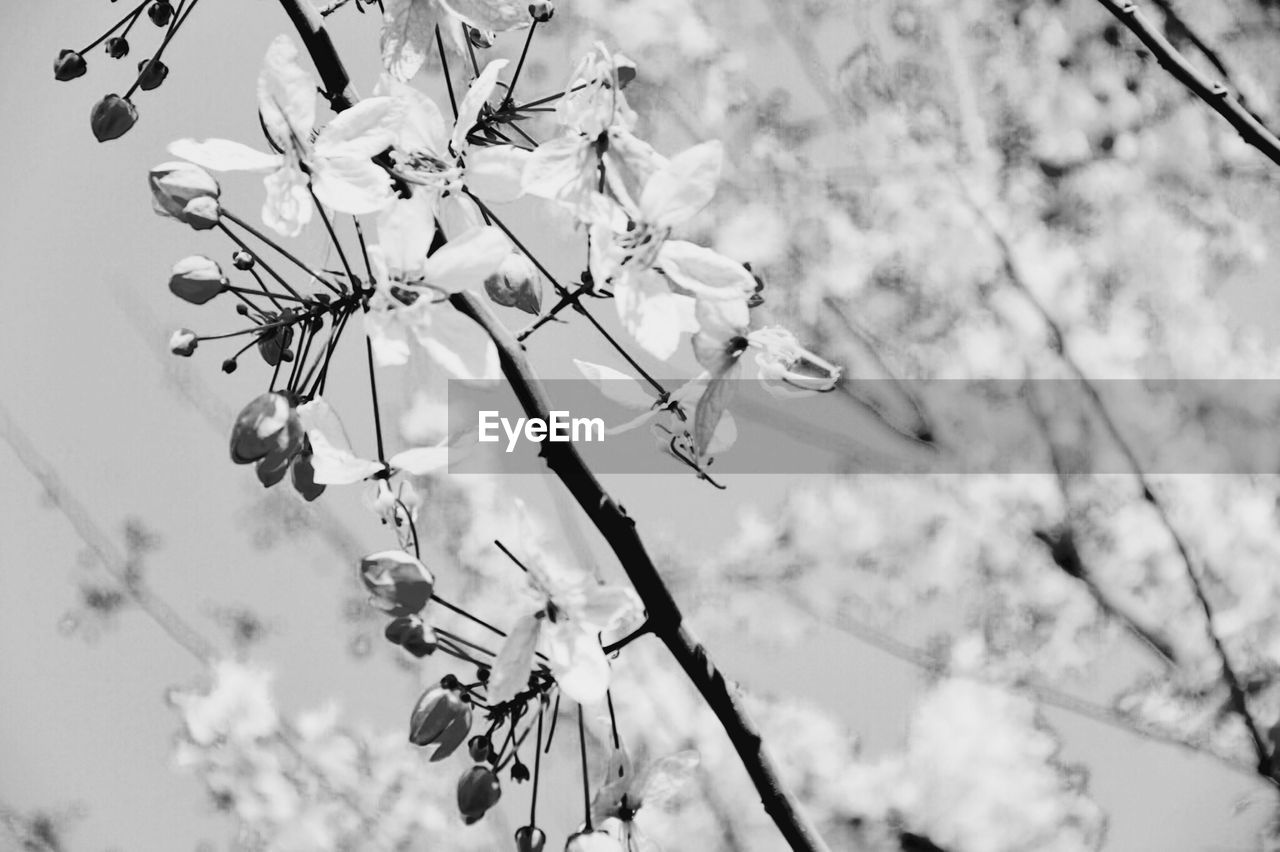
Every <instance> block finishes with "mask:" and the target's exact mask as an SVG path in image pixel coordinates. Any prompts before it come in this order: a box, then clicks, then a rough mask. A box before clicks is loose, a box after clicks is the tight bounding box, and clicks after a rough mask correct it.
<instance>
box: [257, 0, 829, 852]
mask: <svg viewBox="0 0 1280 852" xmlns="http://www.w3.org/2000/svg"><path fill="white" fill-rule="evenodd" d="M305 2H306V0H280V4H281V5H282V6H283V7H284V8H285V11H286V12H288V14H289V18H290V20H292V21H293V23H294V26H296V27H297V28H298V31H299V34H300V35H301V36H302V40H303V43H304V44H305V45H306V47H307V50H308V51H309V52H310V54H311V59H312V61H313V62H315V65H316V70H317V71H318V72H319V73H320V77H321V79H322V80H323V82H324V85H325V88H326V91H327V92H328V93H329V102H330V103H331V104H332V105H333V108H334V109H335V110H336V111H341V110H342V109H345V108H346V107H348V106H350V105H351V100H350V99H348V98H346V97H343V98H341V99H340V98H338V97H335V95H334V93H337V92H344V93H345V92H347V91H348V88H349V85H350V78H349V77H348V76H347V72H346V69H345V68H344V67H343V65H342V60H341V58H340V57H339V56H338V54H337V52H336V50H335V49H334V47H333V42H332V41H331V40H330V39H329V36H328V34H327V33H326V32H324V21H323V20H322V19H321V18H320V16H319V15H317V14H315V13H313V12H310V10H308V9H304V8H303V6H304V4H305ZM450 302H452V304H453V306H454V307H455V308H457V309H458V310H459V311H461V312H462V313H463V314H465V315H467V316H469V317H470V318H471V319H473V320H475V321H476V322H477V323H478V324H479V325H480V327H481V328H483V329H484V330H485V332H486V333H487V334H488V335H489V337H490V338H492V340H493V342H494V345H495V346H497V348H498V357H499V360H500V363H501V365H502V372H503V374H504V375H505V376H506V378H507V380H508V381H509V382H510V383H511V386H512V389H513V390H514V391H515V393H516V397H517V398H518V399H519V400H520V404H521V406H522V407H523V408H524V410H525V412H526V413H527V414H528V416H530V417H543V418H548V417H550V416H551V405H550V403H549V401H548V400H547V397H546V391H545V390H544V389H543V386H542V382H541V381H540V380H539V379H538V378H537V376H536V375H535V374H534V372H533V370H532V368H531V367H530V366H529V362H528V360H527V359H526V358H525V354H524V348H523V347H522V346H521V345H520V343H519V342H517V341H516V339H515V337H514V336H513V335H512V333H511V332H510V331H509V330H508V329H507V328H506V326H504V325H503V324H502V323H501V322H500V321H499V320H498V318H497V317H496V316H494V315H493V312H492V311H490V310H489V307H488V305H486V304H485V303H484V302H482V301H481V300H479V299H478V298H476V297H475V296H472V295H471V294H470V293H465V292H464V293H457V294H454V295H453V296H451V297H450ZM541 446H542V449H541V455H542V457H543V459H544V460H545V461H546V463H547V466H548V467H549V468H551V470H552V472H553V473H555V474H556V475H557V476H558V477H559V478H560V480H561V481H562V482H563V483H564V484H565V486H566V487H567V488H568V489H569V492H570V493H571V494H572V495H573V497H574V499H576V500H577V501H578V504H579V505H580V506H581V507H582V508H583V510H584V511H585V512H586V513H587V516H588V517H589V518H591V521H592V523H594V524H595V526H596V529H598V530H599V531H600V534H601V535H603V536H604V538H605V540H606V541H607V542H608V543H609V546H610V547H611V548H612V549H613V552H614V553H615V554H616V555H617V557H618V561H619V562H620V563H621V565H622V567H623V570H625V571H626V572H627V576H628V577H629V578H630V580H631V583H632V585H633V586H635V589H636V593H637V594H638V595H639V596H640V599H641V601H642V602H643V603H644V605H645V609H646V610H647V612H648V624H649V626H650V629H651V630H652V631H653V633H654V635H656V636H657V637H658V638H659V639H661V640H662V642H663V644H664V645H666V646H667V649H668V650H669V651H670V652H671V655H672V656H673V657H675V658H676V662H678V663H679V664H680V667H681V668H682V669H684V671H685V674H686V675H688V677H689V679H690V680H691V681H692V682H693V684H694V686H695V687H697V689H698V692H699V693H701V694H702V697H703V699H704V700H705V701H706V702H707V704H708V706H709V707H710V708H711V710H712V712H714V713H715V714H716V718H717V719H719V720H720V724H721V725H723V726H724V730H725V733H726V734H728V735H729V740H730V741H731V742H732V743H733V746H734V748H735V749H736V750H737V752H738V756H739V757H740V758H741V759H742V763H743V765H744V766H745V767H746V770H747V774H748V775H750V776H751V780H752V782H753V783H754V784H755V787H756V791H757V792H758V793H759V794H760V800H761V802H762V803H763V805H764V808H765V811H766V812H767V813H768V814H769V816H770V817H771V818H772V819H773V821H774V823H775V824H776V825H777V826H778V830H779V831H780V832H781V833H782V835H783V837H784V838H786V840H787V843H788V844H789V845H790V846H791V848H792V849H793V850H796V851H797V852H801V850H805V852H826V849H827V847H826V845H825V844H824V843H823V842H822V839H821V837H820V836H819V835H818V833H817V831H816V829H815V828H814V826H813V825H812V824H811V823H810V822H809V820H808V818H807V817H806V816H805V815H804V813H803V812H802V811H801V810H800V808H799V806H798V804H797V803H796V801H795V799H794V797H793V796H792V795H791V793H790V792H789V791H788V790H787V789H786V787H785V786H784V785H783V783H782V780H781V778H780V776H779V774H778V770H777V767H776V766H775V765H774V762H773V759H772V758H771V757H770V756H769V754H768V753H767V752H766V750H765V747H764V740H763V738H762V737H761V736H760V732H759V731H758V730H757V728H756V726H755V723H754V722H753V721H752V720H751V717H750V715H749V714H748V713H747V709H746V707H745V706H744V705H743V703H742V700H741V698H740V697H739V696H738V694H737V691H736V690H735V689H733V688H732V687H730V685H729V683H728V682H727V681H726V680H725V678H724V675H723V674H721V672H720V670H719V669H717V668H716V666H715V663H714V662H712V660H711V656H710V655H709V654H708V653H707V649H706V648H705V647H704V646H703V645H702V643H701V642H699V641H698V639H697V638H696V637H695V636H694V635H693V633H692V632H691V631H690V630H689V628H688V627H686V626H685V624H684V616H683V614H682V613H681V612H680V608H679V607H678V606H677V605H676V602H675V599H674V598H672V597H671V592H670V590H669V589H668V588H667V585H666V582H665V581H664V580H663V579H662V576H661V575H660V574H659V573H658V569H657V567H656V566H655V565H654V564H653V560H652V559H650V557H649V554H648V551H646V550H645V546H644V542H643V541H641V539H640V536H639V534H637V532H636V527H635V522H634V521H632V520H631V518H630V517H628V516H627V513H626V512H625V511H624V510H623V508H622V507H621V506H619V505H618V504H617V503H615V502H614V501H613V498H611V497H610V496H609V495H608V493H607V492H605V490H604V489H603V488H602V487H601V485H600V483H599V482H598V481H597V480H596V477H595V475H594V474H593V473H592V472H591V471H590V469H589V468H587V466H586V463H585V462H584V461H583V460H582V457H581V456H580V455H578V451H577V449H576V448H574V446H573V445H572V444H571V443H568V442H551V441H544V442H543V443H542V445H541Z"/></svg>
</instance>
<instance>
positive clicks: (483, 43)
mask: <svg viewBox="0 0 1280 852" xmlns="http://www.w3.org/2000/svg"><path fill="white" fill-rule="evenodd" d="M497 37H498V36H497V33H494V32H491V31H490V30H482V29H480V28H479V27H472V26H468V27H467V40H468V41H470V42H471V46H472V47H475V48H479V49H481V50H483V49H485V48H486V47H493V42H494V40H495V39H497Z"/></svg>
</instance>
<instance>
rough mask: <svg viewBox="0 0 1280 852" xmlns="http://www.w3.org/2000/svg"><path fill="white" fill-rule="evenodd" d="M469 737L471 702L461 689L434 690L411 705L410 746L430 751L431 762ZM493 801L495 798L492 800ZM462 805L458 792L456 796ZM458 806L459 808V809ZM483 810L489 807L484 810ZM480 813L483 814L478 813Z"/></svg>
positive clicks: (442, 756) (456, 747)
mask: <svg viewBox="0 0 1280 852" xmlns="http://www.w3.org/2000/svg"><path fill="white" fill-rule="evenodd" d="M469 733H471V702H470V701H468V700H467V699H466V697H465V696H464V695H463V693H462V690H460V689H446V688H445V687H443V686H433V687H431V688H430V689H428V690H427V691H426V692H424V693H422V697H421V698H419V699H418V703H417V704H416V705H414V708H413V713H412V715H410V716H409V742H411V743H413V744H414V745H416V746H421V747H423V748H427V747H431V748H432V752H431V760H432V761H433V762H434V761H437V760H444V759H445V758H446V757H448V756H449V755H451V754H453V753H454V752H455V751H457V749H458V746H460V745H462V743H463V742H464V741H465V740H466V738H467V734H469ZM459 789H461V788H459ZM495 801H496V797H495ZM459 802H461V792H459ZM460 806H461V805H460ZM485 807H486V808H487V807H488V805H486V806H485ZM481 813H483V811H481Z"/></svg>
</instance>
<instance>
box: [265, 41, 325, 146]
mask: <svg viewBox="0 0 1280 852" xmlns="http://www.w3.org/2000/svg"><path fill="white" fill-rule="evenodd" d="M258 111H259V112H260V113H261V114H262V123H263V124H264V125H265V126H266V128H267V133H269V134H270V135H271V138H272V139H273V140H275V143H276V144H277V145H278V146H279V147H281V148H283V149H285V150H286V151H288V150H291V149H293V148H295V147H296V145H295V140H299V141H305V140H306V139H307V137H309V136H310V135H311V130H312V128H313V127H315V124H316V82H315V79H314V78H313V77H312V76H311V75H310V74H309V73H307V71H305V70H304V69H303V67H302V66H301V65H299V64H298V48H297V46H296V45H294V43H293V40H292V39H290V38H289V37H288V36H284V35H282V36H277V37H276V39H275V41H273V42H271V45H270V47H268V48H267V55H266V59H265V60H264V61H263V66H262V72H261V73H260V74H259V75H258Z"/></svg>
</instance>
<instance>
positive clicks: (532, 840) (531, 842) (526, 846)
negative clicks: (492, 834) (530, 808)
mask: <svg viewBox="0 0 1280 852" xmlns="http://www.w3.org/2000/svg"><path fill="white" fill-rule="evenodd" d="M546 845H547V835H546V834H544V833H543V831H542V829H540V828H538V827H536V826H532V825H524V826H521V827H520V828H517V829H516V852H542V850H543V849H545V848H546Z"/></svg>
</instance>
